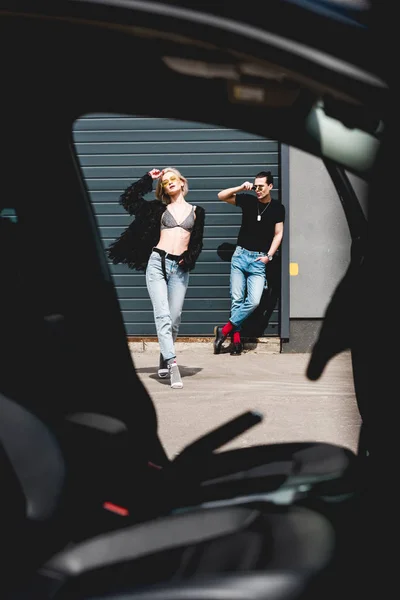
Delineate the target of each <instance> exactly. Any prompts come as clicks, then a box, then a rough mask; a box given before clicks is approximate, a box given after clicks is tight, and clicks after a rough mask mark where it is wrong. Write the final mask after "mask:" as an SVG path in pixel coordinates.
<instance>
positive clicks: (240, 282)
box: [229, 246, 267, 331]
mask: <svg viewBox="0 0 400 600" xmlns="http://www.w3.org/2000/svg"><path fill="white" fill-rule="evenodd" d="M266 255H267V254H266V253H265V252H252V251H250V250H246V248H242V246H237V247H236V250H235V252H234V254H233V256H232V260H231V277H230V289H231V301H232V304H231V317H230V319H229V320H230V322H231V323H232V325H234V327H235V330H236V331H240V328H241V326H242V323H243V321H244V320H245V319H247V317H248V316H250V315H251V313H252V312H253V311H254V310H255V309H256V308H257V306H258V305H259V304H260V301H261V296H262V294H263V291H264V288H265V287H266V285H267V281H266V274H265V263H263V262H262V261H261V260H256V258H259V257H261V256H266Z"/></svg>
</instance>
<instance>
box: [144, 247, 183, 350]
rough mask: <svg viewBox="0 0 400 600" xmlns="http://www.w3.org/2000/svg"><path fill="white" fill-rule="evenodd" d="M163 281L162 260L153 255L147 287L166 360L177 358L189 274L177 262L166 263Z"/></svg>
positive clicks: (147, 276)
mask: <svg viewBox="0 0 400 600" xmlns="http://www.w3.org/2000/svg"><path fill="white" fill-rule="evenodd" d="M165 272H166V276H167V279H165V277H164V273H163V269H162V258H161V256H160V255H159V254H157V252H152V253H151V255H150V258H149V262H148V264H147V268H146V285H147V290H148V292H149V296H150V300H151V303H152V305H153V313H154V321H155V324H156V330H157V338H158V343H159V345H160V352H161V354H162V355H163V358H164V360H169V359H171V358H175V356H176V353H175V340H176V338H177V336H178V331H179V326H180V324H181V316H182V308H183V303H184V300H185V295H186V290H187V287H188V284H189V272H188V271H184V270H183V269H182V268H181V267H180V266H179V265H178V263H177V262H176V261H174V260H170V259H169V258H168V255H167V257H166V259H165Z"/></svg>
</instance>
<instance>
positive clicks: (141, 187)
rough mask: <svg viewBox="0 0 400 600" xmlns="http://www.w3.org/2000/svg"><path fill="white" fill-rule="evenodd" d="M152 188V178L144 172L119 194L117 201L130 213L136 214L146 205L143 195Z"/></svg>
mask: <svg viewBox="0 0 400 600" xmlns="http://www.w3.org/2000/svg"><path fill="white" fill-rule="evenodd" d="M152 189H153V179H152V177H151V175H149V173H146V174H145V175H143V177H141V178H140V179H138V180H137V181H135V182H134V183H132V184H131V185H130V186H129V187H127V188H126V190H125V191H124V192H123V193H122V194H121V196H120V198H119V203H120V204H121V206H123V207H124V209H125V210H126V211H127V212H128V213H129V214H130V215H137V214H138V213H139V212H141V209H142V210H143V209H144V208H145V207H146V206H147V202H146V200H145V199H144V197H143V196H144V195H145V194H147V193H148V192H151V190H152Z"/></svg>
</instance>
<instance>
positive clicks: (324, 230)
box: [289, 148, 367, 319]
mask: <svg viewBox="0 0 400 600" xmlns="http://www.w3.org/2000/svg"><path fill="white" fill-rule="evenodd" d="M289 165H290V167H289V207H290V225H289V227H290V231H289V236H290V238H289V240H290V241H289V260H290V263H295V264H297V266H298V275H291V276H290V318H307V319H312V318H321V317H323V316H324V313H325V309H326V307H327V305H328V303H329V300H330V298H331V295H332V293H333V291H334V290H335V288H336V286H337V284H338V283H339V281H340V279H341V278H342V276H343V275H344V273H345V271H346V269H347V266H348V263H349V260H350V242H351V238H350V234H349V230H348V226H347V221H346V218H345V215H344V212H343V208H342V205H341V202H340V200H339V198H338V196H337V193H336V190H335V187H334V185H333V183H332V181H331V178H330V176H329V173H328V172H327V170H326V168H325V166H324V164H323V162H322V161H321V160H320V159H317V158H315V157H313V156H310V155H309V154H306V153H304V152H302V151H300V150H298V149H296V148H290V155H289ZM349 178H350V180H351V182H352V184H353V186H354V189H355V191H356V193H357V195H358V196H359V200H360V202H361V204H362V206H363V208H364V210H365V204H366V192H367V186H366V184H365V183H364V182H363V181H362V180H360V179H358V178H355V177H353V176H350V177H349Z"/></svg>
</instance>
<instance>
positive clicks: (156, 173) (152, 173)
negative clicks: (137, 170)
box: [149, 169, 163, 179]
mask: <svg viewBox="0 0 400 600" xmlns="http://www.w3.org/2000/svg"><path fill="white" fill-rule="evenodd" d="M162 173H163V172H162V171H160V169H152V170H151V171H149V175H150V177H151V178H152V179H158V178H159V177H161V175H162Z"/></svg>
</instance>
